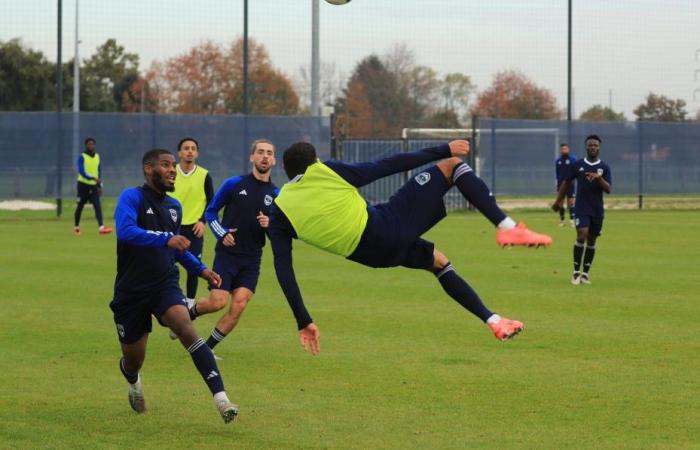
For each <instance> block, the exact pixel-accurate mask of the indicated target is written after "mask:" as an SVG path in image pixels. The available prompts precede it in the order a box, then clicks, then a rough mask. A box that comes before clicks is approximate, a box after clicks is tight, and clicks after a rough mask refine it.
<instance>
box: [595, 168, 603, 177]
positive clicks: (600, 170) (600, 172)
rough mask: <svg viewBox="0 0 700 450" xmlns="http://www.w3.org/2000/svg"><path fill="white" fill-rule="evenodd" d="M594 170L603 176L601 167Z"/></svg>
mask: <svg viewBox="0 0 700 450" xmlns="http://www.w3.org/2000/svg"><path fill="white" fill-rule="evenodd" d="M596 172H598V175H600V176H601V177H602V176H603V169H598V170H597V171H596Z"/></svg>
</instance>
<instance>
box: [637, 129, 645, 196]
mask: <svg viewBox="0 0 700 450" xmlns="http://www.w3.org/2000/svg"><path fill="white" fill-rule="evenodd" d="M643 124H644V122H642V121H641V120H640V121H637V142H638V144H639V145H638V155H637V162H638V169H637V170H638V172H639V173H638V180H637V181H638V186H637V193H638V197H639V205H638V207H639V209H642V208H643V207H644V191H643V189H644V162H643V161H644V136H643V133H642V126H643Z"/></svg>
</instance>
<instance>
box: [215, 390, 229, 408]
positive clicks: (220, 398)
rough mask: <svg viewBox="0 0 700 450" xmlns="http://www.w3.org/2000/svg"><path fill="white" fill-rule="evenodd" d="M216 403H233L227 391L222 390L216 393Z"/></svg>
mask: <svg viewBox="0 0 700 450" xmlns="http://www.w3.org/2000/svg"><path fill="white" fill-rule="evenodd" d="M214 403H215V404H217V405H218V404H219V403H231V401H230V400H229V399H228V395H226V391H221V392H217V393H216V394H214Z"/></svg>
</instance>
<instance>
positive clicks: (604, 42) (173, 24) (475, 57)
mask: <svg viewBox="0 0 700 450" xmlns="http://www.w3.org/2000/svg"><path fill="white" fill-rule="evenodd" d="M311 1H312V0H249V5H250V21H249V33H250V36H251V37H254V38H256V39H257V40H259V41H261V42H262V43H264V44H265V45H266V46H267V48H268V50H269V51H270V55H271V57H272V60H273V63H274V64H275V65H276V66H278V67H279V68H281V69H282V70H283V71H285V72H286V73H287V74H288V75H290V76H295V75H297V74H298V72H299V68H300V67H301V66H304V65H307V66H308V64H309V61H310V58H311V31H310V30H311ZM56 3H57V2H56V0H27V1H22V2H20V1H16V0H0V40H7V39H10V38H14V37H20V38H22V40H23V41H24V42H25V43H26V44H28V45H30V46H32V47H34V48H38V49H40V50H42V51H43V52H45V53H46V55H47V56H48V57H49V58H50V59H52V60H53V59H55V55H56V40H55V39H56V38H55V36H56ZM63 5H64V34H63V36H64V46H63V54H64V59H69V58H72V56H73V40H74V36H75V34H74V25H75V20H74V17H75V0H63ZM566 7H567V0H490V1H487V0H481V1H476V0H402V1H397V0H353V1H352V3H350V4H349V5H346V6H331V5H328V4H326V3H325V2H324V1H321V59H322V60H323V61H328V62H334V63H335V64H336V65H337V67H338V68H339V69H340V70H342V71H343V72H345V73H346V74H347V73H349V72H351V71H352V68H353V66H354V64H355V63H356V62H357V61H358V60H360V59H361V58H362V57H364V56H366V55H368V54H370V53H372V52H374V53H378V54H383V53H385V52H386V51H387V50H388V49H389V48H390V47H392V46H393V45H395V44H398V43H405V44H406V45H407V46H408V47H409V48H411V49H412V50H413V51H414V52H415V56H416V60H417V62H418V63H420V64H423V65H427V66H430V67H432V68H434V69H435V70H437V71H438V72H439V73H442V74H445V73H449V72H462V73H464V74H467V75H469V76H471V77H472V79H473V81H474V82H475V84H476V85H477V86H478V87H479V88H482V89H483V88H486V87H488V85H489V83H490V81H491V77H492V76H493V74H494V73H495V72H497V71H499V70H504V69H518V70H521V71H522V72H524V73H525V74H526V75H528V76H529V77H531V78H532V79H533V80H535V81H536V82H537V83H538V84H540V85H542V86H546V87H548V88H550V89H551V90H552V91H553V92H554V94H555V95H556V96H557V98H558V100H559V105H560V106H561V107H562V108H565V107H566V33H567V29H566V20H567V15H566V14H567V10H566ZM573 12H574V28H573V29H574V65H573V68H574V77H573V80H574V90H575V102H574V109H575V112H576V114H579V113H580V112H582V111H583V110H584V109H586V108H587V107H588V106H590V105H592V104H594V103H601V104H604V105H606V106H607V105H608V103H609V102H611V104H612V106H613V108H614V109H616V110H619V111H623V112H624V113H625V114H626V115H627V117H628V118H633V115H632V109H633V108H634V107H635V106H636V105H637V104H639V103H641V102H642V101H643V98H644V96H645V95H646V94H647V93H648V92H650V91H653V92H657V93H661V94H665V95H667V96H670V97H673V98H682V99H684V100H686V101H687V102H688V108H687V109H688V111H689V112H690V113H691V114H692V115H694V114H695V112H696V111H697V110H698V109H699V108H700V27H698V24H700V0H654V1H653V0H614V1H613V0H574V9H573ZM80 28H81V29H80V37H81V39H82V41H83V43H82V45H81V56H87V55H89V54H91V53H92V52H93V51H94V49H95V47H97V46H98V45H99V44H101V43H102V42H104V41H105V40H106V39H108V38H110V37H114V38H116V39H117V40H118V42H119V43H120V44H122V45H124V46H125V47H126V48H127V50H128V51H132V52H135V53H138V54H139V55H140V57H141V67H142V68H148V67H149V66H150V64H151V62H152V61H153V60H154V59H165V58H167V57H170V56H174V55H177V54H179V53H182V52H184V51H186V50H187V49H188V48H190V47H191V46H192V45H194V44H197V43H198V42H201V41H203V40H207V39H211V40H214V41H217V42H221V43H224V42H230V41H231V40H232V39H235V38H236V37H238V36H240V35H241V34H242V31H243V0H199V1H196V2H195V1H192V0H187V1H185V0H120V1H119V2H116V1H112V2H105V1H103V0H80ZM696 71H697V77H698V78H697V79H696ZM694 93H695V95H696V97H697V100H695V99H694V98H693V95H694Z"/></svg>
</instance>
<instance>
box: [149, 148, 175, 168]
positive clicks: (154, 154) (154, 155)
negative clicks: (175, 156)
mask: <svg viewBox="0 0 700 450" xmlns="http://www.w3.org/2000/svg"><path fill="white" fill-rule="evenodd" d="M165 154H168V155H172V152H171V151H170V150H165V149H164V148H154V149H152V150H149V151H147V152H146V153H144V154H143V158H142V159H141V164H143V165H144V166H145V165H146V164H151V165H153V164H155V163H156V162H157V161H158V157H159V156H160V155H165Z"/></svg>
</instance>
